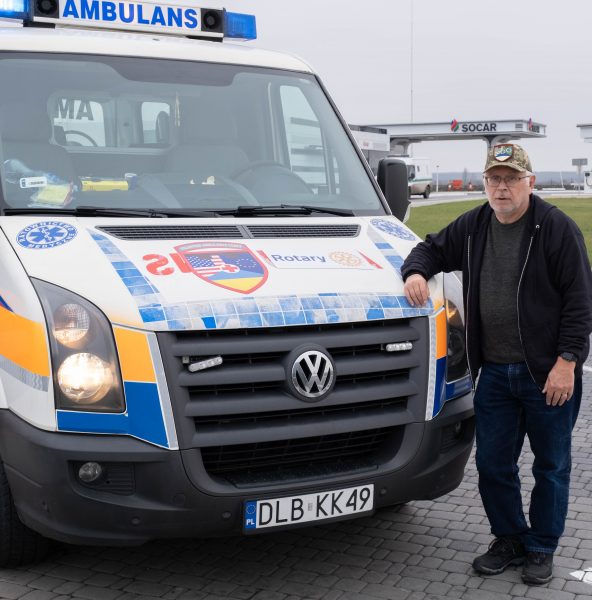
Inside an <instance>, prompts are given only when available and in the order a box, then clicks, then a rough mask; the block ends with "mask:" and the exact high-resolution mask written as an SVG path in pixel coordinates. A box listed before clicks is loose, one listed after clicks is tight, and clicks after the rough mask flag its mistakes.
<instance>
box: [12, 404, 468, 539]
mask: <svg viewBox="0 0 592 600" xmlns="http://www.w3.org/2000/svg"><path fill="white" fill-rule="evenodd" d="M459 422H460V423H462V428H461V432H460V434H459V436H458V438H455V439H453V440H452V443H451V441H450V436H449V435H448V434H447V433H446V432H450V430H451V427H452V426H453V425H454V424H455V423H459ZM409 427H412V428H413V430H412V431H413V435H414V436H420V437H421V442H420V443H419V444H417V445H416V447H417V451H416V452H415V453H414V454H413V456H411V457H409V460H408V461H407V462H406V463H405V464H404V466H402V467H401V468H399V469H397V470H394V471H391V472H389V473H387V474H384V473H381V475H380V476H377V474H376V473H374V474H373V472H372V471H367V472H364V473H356V474H353V475H352V474H349V475H345V474H344V475H342V476H340V477H337V478H335V477H333V478H331V479H330V480H328V479H327V480H320V479H317V480H316V481H306V482H301V483H299V484H298V485H297V486H295V485H294V484H292V485H290V486H289V489H287V488H286V489H284V490H281V489H278V487H277V486H274V488H273V490H271V489H270V488H269V487H264V486H259V487H258V488H255V489H254V488H250V489H248V490H245V489H240V488H233V489H227V491H225V492H224V493H215V494H214V493H212V492H211V491H209V492H207V491H205V489H206V486H203V487H202V486H200V484H199V481H197V482H195V484H194V483H192V480H191V479H190V477H189V476H188V474H187V470H186V467H185V464H184V461H183V452H184V451H170V450H163V449H162V448H157V447H155V446H151V445H149V444H146V443H144V442H141V441H139V440H136V439H133V438H129V437H123V436H121V437H119V436H98V435H90V434H70V433H54V432H47V431H42V430H40V429H37V428H35V427H33V426H31V425H29V424H27V423H26V422H24V421H23V420H21V419H20V418H18V417H17V416H16V415H14V414H13V413H11V412H10V411H7V410H1V411H0V456H1V458H2V461H3V462H4V466H5V469H6V473H7V477H8V481H9V484H10V488H11V491H12V495H13V498H14V501H15V505H16V508H17V511H18V514H19V516H20V518H21V520H22V521H23V522H24V523H25V524H26V525H27V526H29V527H30V528H31V529H34V530H36V531H38V532H39V533H41V534H43V535H45V536H47V537H50V538H54V539H58V540H61V541H64V542H68V543H78V544H106V545H133V544H141V543H144V542H146V541H148V540H151V539H159V538H181V537H211V536H216V535H233V534H240V533H242V531H243V506H244V503H245V501H247V500H254V499H264V498H266V497H273V498H276V497H278V496H293V495H298V494H306V493H313V492H319V491H324V490H332V489H338V488H346V487H352V486H356V485H362V484H368V483H373V484H374V485H375V508H380V507H386V506H391V505H395V504H400V503H403V502H408V501H410V500H418V499H429V498H436V497H438V496H441V495H443V494H445V493H447V492H449V491H451V490H452V489H454V488H456V487H457V486H458V485H459V483H460V482H461V481H462V478H463V474H464V468H465V465H466V462H467V460H468V458H469V454H470V451H471V447H472V443H473V436H474V423H473V409H472V396H471V395H470V394H468V395H466V396H463V397H461V398H458V399H456V400H454V401H451V402H448V403H447V404H446V405H445V406H444V408H443V409H442V411H441V413H440V414H439V415H438V417H436V418H435V419H433V420H432V421H428V422H427V423H415V424H412V425H410V426H409ZM445 437H446V442H445V441H444V438H445ZM414 446H415V444H414ZM86 461H94V462H99V463H102V464H105V465H106V466H107V479H106V480H104V481H102V483H101V485H99V486H96V487H93V486H90V485H85V484H83V483H82V482H80V481H79V480H78V478H77V471H78V467H79V465H80V464H82V463H84V462H86ZM275 529H280V528H279V527H278V528H275Z"/></svg>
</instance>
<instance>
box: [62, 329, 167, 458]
mask: <svg viewBox="0 0 592 600" xmlns="http://www.w3.org/2000/svg"><path fill="white" fill-rule="evenodd" d="M113 331H114V334H115V343H116V346H117V352H118V355H119V363H120V367H121V375H122V379H123V388H124V394H125V401H126V411H125V412H124V413H118V414H113V413H91V412H82V411H80V412H77V411H69V410H58V411H57V421H58V429H59V430H60V431H71V432H80V433H102V434H119V435H130V436H132V437H135V438H138V439H140V440H144V441H146V442H150V443H152V444H156V445H157V446H162V447H164V448H169V447H170V444H169V439H168V436H167V431H166V427H165V423H164V419H163V414H162V408H161V402H160V395H159V393H158V385H157V381H156V373H155V370H154V365H153V362H152V355H151V353H150V347H149V344H148V339H147V334H146V333H144V332H140V331H134V330H131V329H125V328H123V327H114V330H113Z"/></svg>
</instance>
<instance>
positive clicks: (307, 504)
mask: <svg viewBox="0 0 592 600" xmlns="http://www.w3.org/2000/svg"><path fill="white" fill-rule="evenodd" d="M373 507H374V485H360V486H357V487H351V488H346V489H342V490H332V491H329V492H317V493H315V494H304V495H302V496H290V497H287V498H272V499H269V500H249V501H248V502H246V503H245V516H244V527H245V530H247V531H249V530H250V531H252V530H255V529H266V528H268V527H280V526H282V525H283V526H285V525H295V524H296V523H309V522H311V521H324V520H326V519H335V518H337V517H341V516H347V515H354V514H358V513H363V512H368V511H370V510H372V508H373Z"/></svg>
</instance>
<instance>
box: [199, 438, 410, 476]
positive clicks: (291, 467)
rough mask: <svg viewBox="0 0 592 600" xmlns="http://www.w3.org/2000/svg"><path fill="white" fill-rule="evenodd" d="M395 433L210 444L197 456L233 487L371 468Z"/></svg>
mask: <svg viewBox="0 0 592 600" xmlns="http://www.w3.org/2000/svg"><path fill="white" fill-rule="evenodd" d="M399 429H402V428H399ZM396 433H397V431H396V428H383V429H371V430H369V431H356V432H349V433H342V434H337V435H325V436H316V437H310V438H301V439H288V440H279V441H275V442H264V443H260V444H257V443H255V444H241V445H237V446H214V447H212V448H206V449H204V450H203V451H202V460H203V462H204V466H205V468H206V470H207V471H208V473H210V474H212V475H219V476H224V477H226V478H228V479H230V480H231V481H232V483H234V484H235V485H237V486H243V485H245V484H253V483H258V484H261V483H266V482H270V481H272V482H274V483H277V482H278V481H283V482H285V481H294V480H298V481H302V480H305V479H311V478H314V477H322V476H323V475H325V474H330V475H334V474H336V473H340V472H351V471H354V470H367V469H369V468H372V467H373V466H374V463H375V457H376V456H377V455H378V454H380V453H381V452H383V451H384V450H385V446H386V445H387V444H388V445H389V446H390V448H389V450H390V451H392V449H393V447H394V446H395V445H398V444H400V441H401V435H399V436H397V435H396ZM397 438H398V439H397Z"/></svg>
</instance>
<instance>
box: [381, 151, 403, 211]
mask: <svg viewBox="0 0 592 600" xmlns="http://www.w3.org/2000/svg"><path fill="white" fill-rule="evenodd" d="M377 179H378V185H379V186H380V189H381V190H382V193H383V194H384V197H385V198H386V201H387V204H388V205H389V208H390V209H391V212H392V213H393V215H394V216H395V217H397V219H399V221H404V220H405V217H406V216H407V211H408V210H409V186H408V185H407V165H406V164H405V163H404V162H403V161H402V160H398V159H396V158H383V159H382V160H381V161H380V162H379V163H378V178H377Z"/></svg>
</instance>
